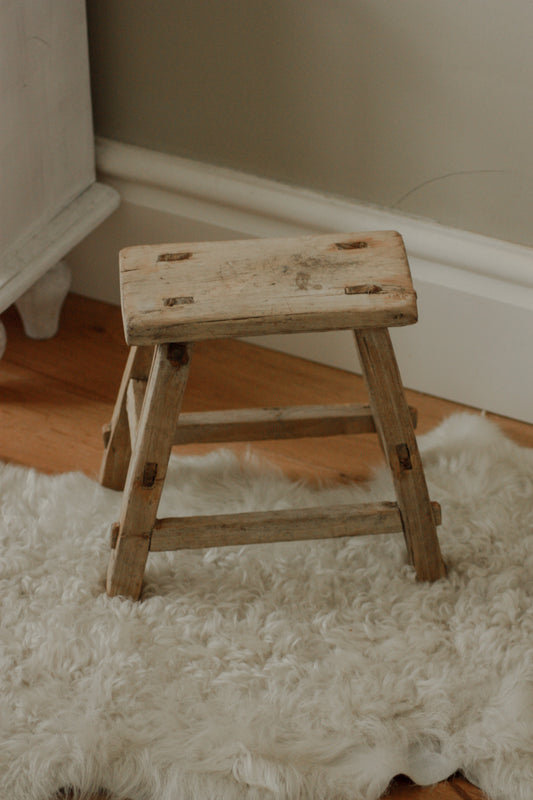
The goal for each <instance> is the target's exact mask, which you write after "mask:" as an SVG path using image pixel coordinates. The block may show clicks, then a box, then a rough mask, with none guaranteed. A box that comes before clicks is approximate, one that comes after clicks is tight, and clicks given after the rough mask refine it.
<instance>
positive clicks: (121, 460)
mask: <svg viewBox="0 0 533 800" xmlns="http://www.w3.org/2000/svg"><path fill="white" fill-rule="evenodd" d="M153 352H154V348H153V347H132V348H130V352H129V355H128V361H127V363H126V368H125V370H124V374H123V376H122V381H121V384H120V388H119V390H118V395H117V400H116V403H115V408H114V410H113V416H112V417H111V424H110V426H109V429H108V430H106V432H105V434H104V441H105V451H104V457H103V459H102V464H101V466H100V475H99V480H100V483H101V484H102V486H105V487H106V488H107V489H115V491H117V492H121V491H122V490H123V488H124V483H125V481H126V474H127V472H128V464H129V463H130V457H131V441H130V429H129V425H128V415H127V412H126V393H127V389H128V384H129V382H130V378H139V379H141V380H146V379H147V378H148V373H149V372H150V364H151V363H152V356H153Z"/></svg>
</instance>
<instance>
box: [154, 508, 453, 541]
mask: <svg viewBox="0 0 533 800" xmlns="http://www.w3.org/2000/svg"><path fill="white" fill-rule="evenodd" d="M432 511H433V517H434V520H435V523H436V524H439V523H440V521H441V513H440V506H439V504H438V503H432ZM401 531H402V517H401V514H400V511H399V509H398V506H397V504H396V503H390V502H383V503H362V504H360V505H346V504H344V505H336V506H329V507H325V508H322V507H317V508H290V509H283V510H278V511H249V512H243V513H239V514H214V515H212V516H197V517H167V518H165V519H160V520H157V521H156V523H155V525H154V529H153V532H152V538H151V541H150V550H151V551H154V552H155V551H162V550H187V549H198V548H202V547H226V546H228V545H243V544H266V543H268V542H294V541H298V540H303V539H335V538H339V537H343V536H370V535H374V534H383V533H401Z"/></svg>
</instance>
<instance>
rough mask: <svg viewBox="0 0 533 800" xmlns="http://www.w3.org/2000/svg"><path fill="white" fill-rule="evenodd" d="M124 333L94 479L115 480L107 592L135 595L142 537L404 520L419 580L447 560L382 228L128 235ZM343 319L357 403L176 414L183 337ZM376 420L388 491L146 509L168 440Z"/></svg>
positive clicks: (406, 287)
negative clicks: (382, 497)
mask: <svg viewBox="0 0 533 800" xmlns="http://www.w3.org/2000/svg"><path fill="white" fill-rule="evenodd" d="M120 284H121V295H122V313H123V319H124V329H125V335H126V341H127V343H128V344H129V345H130V346H131V349H130V353H129V357H128V361H127V365H126V369H125V372H124V376H123V379H122V383H121V386H120V389H119V392H118V397H117V401H116V404H115V409H114V412H113V417H112V420H111V424H110V425H109V426H108V427H107V429H106V432H105V435H104V439H105V444H106V447H105V454H104V459H103V463H102V468H101V473H100V481H101V483H102V484H103V485H104V486H106V487H108V488H111V489H115V490H119V491H122V490H123V492H124V493H123V500H122V509H121V514H120V520H119V522H117V523H116V524H115V525H113V527H112V532H111V551H110V560H109V568H108V574H107V593H108V594H109V595H110V596H115V595H123V596H126V597H131V598H133V599H138V598H139V595H140V593H141V589H142V582H143V575H144V570H145V566H146V561H147V558H148V554H149V553H150V551H163V550H179V549H187V548H200V547H215V546H224V545H236V544H256V543H262V544H263V543H265V542H279V541H292V540H296V539H320V538H329V537H337V536H357V535H366V534H373V533H395V532H396V533H397V532H401V531H403V533H404V537H405V542H406V546H407V554H408V559H409V562H410V563H411V564H412V565H413V566H414V568H415V571H416V575H417V578H418V579H419V580H427V581H433V580H436V579H438V578H441V577H443V576H444V575H445V572H446V571H445V566H444V563H443V560H442V557H441V553H440V548H439V542H438V538H437V530H436V526H437V525H438V524H439V523H440V507H439V505H438V503H432V502H431V501H430V499H429V495H428V489H427V485H426V480H425V476H424V471H423V467H422V463H421V459H420V454H419V451H418V446H417V443H416V439H415V434H414V429H413V420H414V419H415V420H416V412H414V410H413V409H410V408H409V407H408V405H407V402H406V399H405V394H404V390H403V386H402V383H401V379H400V374H399V371H398V366H397V363H396V358H395V355H394V351H393V348H392V343H391V340H390V336H389V331H388V328H389V327H394V326H400V325H410V324H413V323H415V322H416V321H417V305H416V294H415V291H414V289H413V285H412V281H411V275H410V271H409V265H408V262H407V258H406V254H405V249H404V245H403V241H402V238H401V236H400V235H399V234H398V233H395V232H389V231H385V232H384V231H380V232H373V233H348V234H326V235H311V236H301V237H297V238H289V239H259V240H258V239H247V240H243V241H233V242H232V241H224V242H202V243H195V244H166V245H154V246H153V245H146V246H138V247H130V248H127V249H126V250H123V251H122V252H121V253H120ZM340 329H351V330H353V331H354V334H355V344H356V347H357V350H358V352H359V358H360V362H361V368H362V370H363V375H364V378H365V382H366V385H367V389H368V394H369V401H370V404H369V406H361V405H355V404H343V405H316V406H297V407H294V406H293V407H287V408H272V409H269V408H263V409H244V410H233V411H223V412H207V413H188V414H181V415H180V408H181V404H182V399H183V394H184V391H185V387H186V384H187V376H188V372H189V366H190V362H191V357H192V352H193V344H194V342H195V341H200V340H204V339H221V338H234V337H241V336H254V335H260V334H269V333H292V332H296V331H299V332H302V331H329V330H340ZM369 431H373V432H376V433H377V434H378V436H379V440H380V443H381V446H382V449H383V452H384V454H385V457H386V460H387V463H388V466H389V468H390V471H391V474H392V479H393V484H394V490H395V494H396V502H394V503H393V502H383V503H363V504H357V505H338V506H332V507H329V508H308V509H290V510H283V511H270V512H246V513H239V514H219V515H212V516H195V517H181V518H165V519H158V517H157V511H158V505H159V500H160V496H161V491H162V488H163V483H164V480H165V476H166V472H167V466H168V461H169V458H170V452H171V448H172V446H173V445H174V444H180V443H181V444H185V443H188V442H229V441H253V440H260V439H276V438H299V437H303V436H332V435H336V434H339V435H341V434H353V433H367V432H369Z"/></svg>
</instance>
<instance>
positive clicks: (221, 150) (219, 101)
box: [87, 0, 533, 245]
mask: <svg viewBox="0 0 533 800" xmlns="http://www.w3.org/2000/svg"><path fill="white" fill-rule="evenodd" d="M87 11H88V23H89V38H90V55H91V65H92V85H93V98H94V119H95V128H96V133H97V134H99V135H101V136H105V137H108V138H111V139H116V140H119V141H122V142H127V143H131V144H137V145H140V146H143V147H147V148H151V149H155V150H158V151H162V152H166V153H171V154H176V155H182V156H186V157H189V158H193V159H197V160H199V161H204V162H208V163H213V164H219V165H223V166H229V167H232V168H235V169H239V170H243V171H247V172H250V173H253V174H256V175H263V176H265V177H269V178H274V179H276V180H280V181H283V182H286V183H290V184H294V185H298V186H304V187H309V188H312V189H315V190H318V191H323V192H328V193H332V194H335V195H339V196H344V197H346V198H351V199H355V200H358V201H360V202H363V203H372V204H377V205H380V206H384V207H388V208H393V209H397V210H399V211H402V212H406V213H411V214H414V215H420V216H425V217H428V218H430V219H433V220H436V221H438V222H441V223H443V224H446V225H449V226H452V227H457V228H462V229H465V230H470V231H474V232H477V233H482V234H485V235H488V236H492V237H495V238H500V239H506V240H509V241H513V242H518V243H522V244H527V245H533V225H532V224H531V222H532V217H533V214H532V209H533V148H532V147H531V141H532V134H533V102H532V85H531V76H532V75H533V47H531V40H532V34H533V3H531V2H530V0H506V2H505V3H503V2H501V0H431V2H428V0H328V2H325V0H305V2H301V0H224V2H217V1H216V0H179V2H176V0H158V2H157V3H153V2H152V1H151V0H128V2H124V0H106V2H105V3H104V2H101V0H88V1H87Z"/></svg>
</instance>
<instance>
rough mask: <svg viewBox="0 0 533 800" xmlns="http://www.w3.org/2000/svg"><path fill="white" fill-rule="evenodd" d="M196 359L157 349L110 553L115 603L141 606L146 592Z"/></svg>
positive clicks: (180, 349) (179, 348) (181, 350)
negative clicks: (157, 526) (148, 561)
mask: <svg viewBox="0 0 533 800" xmlns="http://www.w3.org/2000/svg"><path fill="white" fill-rule="evenodd" d="M190 358H191V345H183V344H181V345H173V344H169V345H159V346H158V347H156V349H155V353H154V359H153V363H152V368H151V371H150V377H149V380H148V385H147V387H146V396H145V402H144V404H143V408H142V412H141V416H140V419H139V427H138V430H137V436H136V440H135V447H134V448H133V453H132V457H131V460H130V465H129V469H128V475H127V478H126V485H125V488H124V497H123V501H122V511H121V517H120V528H119V535H118V540H117V546H116V547H115V548H114V549H113V550H111V553H110V559H109V567H108V573H107V593H108V595H109V596H111V597H113V596H115V595H124V596H126V597H131V598H133V599H135V600H136V599H137V598H138V597H139V595H140V592H141V588H142V579H143V574H144V568H145V565H146V559H147V556H148V550H149V547H150V536H151V532H152V528H153V525H154V522H155V519H156V514H157V508H158V505H159V499H160V497H161V492H162V489H163V483H164V481H165V476H166V473H167V467H168V460H169V457H170V451H171V447H172V435H173V433H174V430H175V429H176V424H177V421H178V415H179V412H180V408H181V403H182V400H183V394H184V391H185V387H186V384H187V377H188V373H189V366H190Z"/></svg>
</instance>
